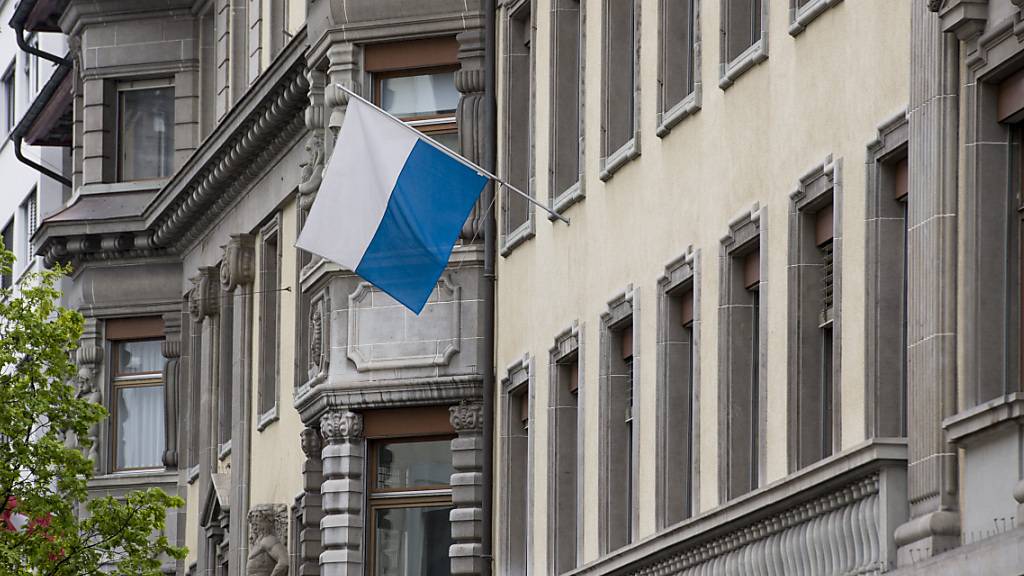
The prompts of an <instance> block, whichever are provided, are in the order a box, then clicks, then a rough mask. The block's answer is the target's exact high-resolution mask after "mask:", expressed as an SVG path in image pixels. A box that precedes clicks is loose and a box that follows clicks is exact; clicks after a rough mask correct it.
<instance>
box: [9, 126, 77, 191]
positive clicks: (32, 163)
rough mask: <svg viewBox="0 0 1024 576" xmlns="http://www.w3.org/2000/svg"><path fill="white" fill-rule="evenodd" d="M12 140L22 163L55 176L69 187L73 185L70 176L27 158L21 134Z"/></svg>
mask: <svg viewBox="0 0 1024 576" xmlns="http://www.w3.org/2000/svg"><path fill="white" fill-rule="evenodd" d="M12 140H13V142H12V144H13V145H14V157H15V158H17V159H18V160H19V161H20V162H21V163H22V164H25V165H26V166H29V167H31V168H33V169H34V170H36V171H38V172H39V173H41V174H43V175H44V176H49V177H50V178H53V179H54V180H56V181H57V182H60V183H61V184H63V185H65V186H67V187H68V188H70V187H71V180H69V179H68V178H66V177H64V176H62V175H60V174H58V173H56V172H54V171H53V170H50V169H49V168H47V167H46V166H43V165H42V164H39V163H38V162H35V161H33V160H31V159H29V158H26V157H25V155H24V154H22V152H21V142H22V136H21V134H16V135H13V138H12Z"/></svg>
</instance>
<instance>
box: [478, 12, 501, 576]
mask: <svg viewBox="0 0 1024 576" xmlns="http://www.w3.org/2000/svg"><path fill="white" fill-rule="evenodd" d="M483 10H484V133H485V134H487V137H486V138H485V139H484V146H483V158H481V160H482V162H483V167H484V168H486V169H487V170H489V171H491V172H492V173H493V172H494V171H495V169H496V168H497V167H496V163H497V162H496V159H497V146H496V144H497V137H498V132H497V110H496V101H497V92H496V90H495V59H496V58H497V51H496V50H495V46H496V42H495V35H496V32H495V19H496V7H495V0H483ZM494 193H495V189H494V183H493V182H492V183H491V184H489V185H488V186H487V188H486V189H485V191H484V198H483V203H482V205H483V206H491V207H492V209H490V210H487V211H486V212H485V213H484V223H483V224H484V281H483V287H482V288H483V294H482V296H483V305H484V313H483V339H484V342H483V348H484V362H483V388H484V390H483V393H484V398H483V400H484V406H483V412H484V414H483V417H484V435H483V436H484V438H483V440H484V446H483V460H484V462H483V477H482V480H483V482H482V483H483V494H482V498H481V500H482V502H481V508H482V510H481V512H482V515H483V518H482V519H481V520H482V525H483V534H482V535H481V539H480V548H481V551H480V552H481V555H482V556H483V561H484V562H483V576H489V575H490V574H491V573H492V572H493V566H494V552H493V534H494V522H493V518H494V515H493V506H492V503H493V500H494V486H493V484H494V394H495V379H494V358H495V356H494V348H495V346H494V344H495V330H494V325H495V310H496V307H495V305H494V299H495V294H496V291H495V289H494V288H495V282H496V281H497V277H496V274H495V258H496V255H497V232H498V228H497V224H496V222H495V219H494V212H495V208H494Z"/></svg>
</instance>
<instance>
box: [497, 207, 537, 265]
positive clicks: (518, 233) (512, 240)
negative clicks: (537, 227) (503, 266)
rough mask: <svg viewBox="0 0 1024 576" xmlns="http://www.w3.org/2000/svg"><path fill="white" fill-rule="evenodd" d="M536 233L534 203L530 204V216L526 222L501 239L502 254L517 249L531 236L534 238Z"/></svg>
mask: <svg viewBox="0 0 1024 576" xmlns="http://www.w3.org/2000/svg"><path fill="white" fill-rule="evenodd" d="M534 234H535V231H534V224H533V204H530V216H529V218H527V219H526V222H524V223H523V224H521V225H520V226H519V228H516V229H515V230H513V231H512V233H511V234H508V235H507V236H505V237H504V238H502V240H501V255H502V256H503V257H506V256H508V255H509V254H511V253H512V251H513V250H515V249H516V248H517V247H518V246H519V245H520V244H522V243H524V242H526V241H527V240H529V239H530V238H533V236H534Z"/></svg>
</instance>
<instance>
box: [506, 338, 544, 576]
mask: <svg viewBox="0 0 1024 576" xmlns="http://www.w3.org/2000/svg"><path fill="white" fill-rule="evenodd" d="M533 368H534V366H533V359H532V358H531V356H530V355H529V354H524V355H523V356H522V357H521V358H520V359H519V360H517V361H515V362H514V363H512V364H511V365H510V366H509V367H508V368H507V369H506V375H505V378H503V379H502V382H501V419H502V423H503V430H502V442H501V445H502V467H503V471H502V472H503V475H504V481H503V482H502V486H501V495H500V498H501V507H502V510H503V513H504V516H505V518H506V522H504V523H503V524H502V525H501V527H500V529H499V538H500V542H501V548H502V565H501V567H500V570H499V572H500V573H501V574H507V575H510V576H517V575H518V576H522V575H525V574H529V573H530V568H529V564H530V558H531V556H532V555H531V552H532V550H531V548H532V537H533V530H532V524H533V513H532V509H533V480H532V476H533V469H534V444H535V442H536V434H533V433H532V430H531V428H532V427H533V423H534V422H535V421H536V419H535V418H536V412H537V410H536V406H535V404H536V402H535V397H534V393H535V389H534V385H533V384H534V383H533V374H534V370H533ZM524 402H525V403H526V409H527V413H526V415H525V416H526V417H525V419H524V418H523V414H522V410H523V404H524ZM513 415H514V416H518V418H513ZM517 439H518V440H519V442H517V443H519V444H525V446H522V445H520V446H518V447H513V446H512V443H513V440H517ZM517 456H519V457H522V458H523V459H525V462H524V461H518V459H517V458H516V457H517ZM513 482H515V483H517V484H519V485H517V486H513ZM513 489H515V491H516V492H517V493H520V494H517V495H519V496H520V497H521V501H519V502H515V501H514V500H513V498H514V496H515V495H514V494H513ZM517 545H518V546H517ZM515 547H518V550H516V549H515Z"/></svg>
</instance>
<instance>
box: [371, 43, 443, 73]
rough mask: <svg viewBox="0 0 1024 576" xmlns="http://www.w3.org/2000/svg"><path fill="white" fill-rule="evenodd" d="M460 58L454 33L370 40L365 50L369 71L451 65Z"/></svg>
mask: <svg viewBox="0 0 1024 576" xmlns="http://www.w3.org/2000/svg"><path fill="white" fill-rule="evenodd" d="M458 62H459V43H458V42H457V41H456V40H455V37H454V36H445V37H442V38H426V39H424V40H409V41H406V42H391V43H388V44H371V45H369V46H367V47H366V48H365V49H364V50H363V66H364V68H365V70H366V71H367V72H389V71H393V70H406V69H409V68H427V67H430V66H448V65H451V64H458Z"/></svg>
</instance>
